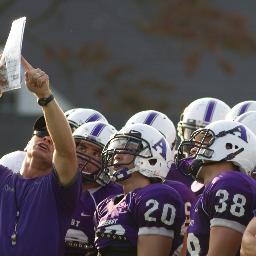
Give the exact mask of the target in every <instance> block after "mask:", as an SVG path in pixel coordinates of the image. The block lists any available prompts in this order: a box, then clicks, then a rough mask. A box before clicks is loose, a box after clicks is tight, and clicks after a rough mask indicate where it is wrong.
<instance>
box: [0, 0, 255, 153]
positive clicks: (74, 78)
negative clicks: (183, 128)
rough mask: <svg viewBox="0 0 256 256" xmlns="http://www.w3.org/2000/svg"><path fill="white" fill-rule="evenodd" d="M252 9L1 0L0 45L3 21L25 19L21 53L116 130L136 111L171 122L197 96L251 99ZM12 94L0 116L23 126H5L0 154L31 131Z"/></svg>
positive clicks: (193, 3) (231, 4)
mask: <svg viewBox="0 0 256 256" xmlns="http://www.w3.org/2000/svg"><path fill="white" fill-rule="evenodd" d="M255 7H256V2H255V1H254V0H248V1H246V3H245V2H243V1H238V0H232V1H230V0H229V1H225V2H224V1H220V0H212V1H205V0H190V1H186V0H122V1H118V0H108V1H104V0H80V1H79V0H74V1H67V0H66V1H65V0H45V1H37V0H36V1H32V0H23V1H15V0H2V1H1V3H0V14H1V15H0V23H1V34H0V44H1V45H2V46H3V45H4V44H5V41H6V39H7V36H8V33H9V29H10V25H11V22H12V20H14V19H15V18H18V17H21V16H26V17H27V24H26V28H25V33H24V42H23V54H24V55H25V56H26V57H27V58H28V59H29V60H30V61H31V63H32V64H33V65H34V66H38V67H41V68H42V69H44V70H45V71H46V72H47V73H48V74H49V76H50V78H51V81H52V86H53V88H54V89H55V90H57V91H58V92H59V93H61V95H64V96H65V98H67V99H68V100H69V101H70V102H71V104H72V105H73V106H74V107H89V108H95V109H97V110H99V111H101V112H102V113H103V114H104V115H105V116H106V117H107V118H108V119H109V120H110V122H111V123H113V124H114V125H115V126H117V128H120V127H121V126H122V124H124V122H125V121H126V120H127V119H128V118H129V116H130V115H132V114H133V113H135V112H137V111H140V110H144V109H156V110H159V111H162V112H164V113H166V114H167V115H168V116H169V117H170V118H171V119H172V120H173V121H174V123H175V124H176V122H177V121H178V118H179V115H180V114H181V112H182V110H183V108H184V107H185V106H186V105H188V104H189V103H190V102H191V101H192V100H195V99H197V98H200V97H207V96H209V97H217V98H220V99H222V100H224V101H225V102H226V103H227V104H229V105H231V106H232V105H234V104H236V103H238V102H240V101H243V100H249V99H252V100H253V98H251V95H254V92H255V89H254V84H255V82H256V78H255V75H254V66H255V64H256V63H255V60H256V56H255V51H256V37H255V32H256V19H255V15H254V10H255ZM18 95H19V91H13V92H9V93H6V95H4V97H3V98H2V99H1V105H0V112H1V113H0V117H1V118H2V119H3V118H5V120H6V119H7V116H6V113H7V112H8V118H9V119H10V120H12V121H13V122H18V123H19V124H20V125H18V127H20V130H21V131H22V132H21V133H19V135H16V133H15V131H12V130H10V128H8V125H9V124H8V123H9V122H4V123H6V128H4V127H5V126H4V127H3V128H2V132H3V133H9V134H11V135H10V136H12V137H15V136H16V137H17V138H16V137H15V139H14V140H13V141H14V142H13V143H12V144H10V145H9V144H8V145H9V146H8V147H6V145H4V146H3V147H2V149H1V148H0V151H1V152H8V150H15V147H16V146H15V145H17V144H18V145H17V147H22V145H24V143H25V141H26V140H27V138H28V137H29V136H30V135H29V134H30V131H31V128H30V127H31V126H32V120H33V119H34V118H33V117H32V118H31V117H30V116H26V117H20V115H19V114H18V110H17V104H16V101H17V97H18ZM6 102H9V105H8V106H9V107H6ZM15 106H16V108H15ZM64 110H66V109H64ZM18 136H19V138H18ZM7 137H8V136H7ZM20 137H22V138H20ZM24 138H25V139H24ZM15 143H16V144H15Z"/></svg>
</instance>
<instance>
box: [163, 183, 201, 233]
mask: <svg viewBox="0 0 256 256" xmlns="http://www.w3.org/2000/svg"><path fill="white" fill-rule="evenodd" d="M164 184H166V185H168V186H170V187H171V188H174V189H175V190H176V191H177V192H178V193H179V194H180V196H181V198H182V199H183V202H184V209H185V222H184V225H183V227H182V234H184V233H185V232H186V230H187V227H188V225H189V223H190V209H191V206H192V205H193V204H194V203H195V200H196V196H195V194H194V193H193V192H192V191H191V190H190V189H189V188H188V187H187V186H186V185H185V184H183V183H182V182H179V181H174V180H165V181H164Z"/></svg>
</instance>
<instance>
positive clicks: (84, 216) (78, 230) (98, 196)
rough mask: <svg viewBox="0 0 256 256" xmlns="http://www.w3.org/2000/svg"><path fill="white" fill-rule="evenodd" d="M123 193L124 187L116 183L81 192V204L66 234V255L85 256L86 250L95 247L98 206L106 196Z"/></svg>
mask: <svg viewBox="0 0 256 256" xmlns="http://www.w3.org/2000/svg"><path fill="white" fill-rule="evenodd" d="M121 193H123V189H122V187H121V186H120V185H118V184H115V183H109V184H108V185H106V186H103V187H98V188H96V189H90V190H89V191H84V192H82V193H81V196H80V200H79V204H78V205H77V207H76V209H75V213H74V214H73V217H72V220H71V225H70V227H69V229H68V231H67V234H66V238H65V255H83V256H84V255H85V253H86V252H88V251H91V250H93V249H94V237H95V230H94V221H93V217H94V212H95V209H96V206H97V204H99V203H100V202H101V201H103V200H104V199H105V198H107V197H109V196H111V195H118V194H121Z"/></svg>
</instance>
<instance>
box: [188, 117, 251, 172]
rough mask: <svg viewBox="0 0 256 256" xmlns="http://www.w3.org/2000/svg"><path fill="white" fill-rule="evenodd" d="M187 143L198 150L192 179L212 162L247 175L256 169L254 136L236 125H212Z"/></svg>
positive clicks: (222, 123)
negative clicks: (229, 165) (235, 167)
mask: <svg viewBox="0 0 256 256" xmlns="http://www.w3.org/2000/svg"><path fill="white" fill-rule="evenodd" d="M190 141H191V143H192V144H193V146H194V148H197V152H196V154H195V156H194V157H195V160H194V162H193V163H192V169H191V170H192V172H193V173H192V175H193V176H195V177H196V176H197V172H198V171H199V169H200V167H201V166H203V165H208V164H211V162H222V161H230V162H232V163H233V164H234V165H236V166H237V167H239V169H240V171H242V172H245V173H247V174H248V175H251V173H252V171H253V170H254V168H255V167H256V157H255V156H256V147H255V145H256V136H255V135H254V134H253V133H252V131H251V130H250V129H249V128H247V127H246V126H245V125H243V124H241V123H239V122H235V121H230V120H220V121H216V122H213V123H211V124H209V125H207V126H206V127H205V128H204V129H199V130H197V131H195V132H194V133H193V134H192V136H191V140H190ZM195 141H196V143H195Z"/></svg>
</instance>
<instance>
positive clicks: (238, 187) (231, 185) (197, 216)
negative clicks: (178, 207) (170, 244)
mask: <svg viewBox="0 0 256 256" xmlns="http://www.w3.org/2000/svg"><path fill="white" fill-rule="evenodd" d="M255 208H256V182H255V181H254V180H253V179H252V178H251V177H249V176H247V175H246V174H244V173H241V172H235V171H230V172H223V173H221V174H220V175H218V176H217V177H215V178H214V179H213V181H212V182H211V183H209V184H208V185H207V186H206V188H205V190H204V192H203V194H202V195H201V196H200V197H199V199H198V201H197V202H196V204H195V205H194V206H193V207H192V209H191V215H190V218H191V222H190V225H189V227H188V240H187V249H188V255H206V254H207V252H208V246H209V235H210V228H211V227H214V226H224V227H228V228H232V229H234V230H236V231H238V232H241V233H243V232H244V230H245V227H246V225H247V224H248V223H249V221H250V220H251V218H252V217H253V209H255ZM238 255H239V253H238Z"/></svg>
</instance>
